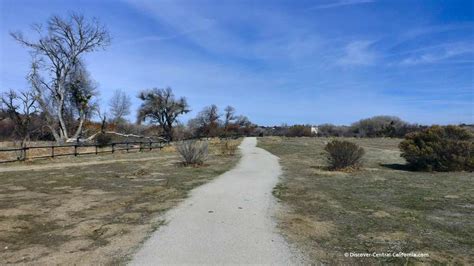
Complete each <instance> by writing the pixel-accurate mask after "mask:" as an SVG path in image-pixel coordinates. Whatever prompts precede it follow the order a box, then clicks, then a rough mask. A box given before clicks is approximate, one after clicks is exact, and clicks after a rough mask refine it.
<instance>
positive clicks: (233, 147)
mask: <svg viewBox="0 0 474 266" xmlns="http://www.w3.org/2000/svg"><path fill="white" fill-rule="evenodd" d="M219 147H220V152H221V154H222V155H234V154H235V153H236V152H237V148H238V147H239V142H238V141H232V140H224V141H222V142H221V143H220V145H219Z"/></svg>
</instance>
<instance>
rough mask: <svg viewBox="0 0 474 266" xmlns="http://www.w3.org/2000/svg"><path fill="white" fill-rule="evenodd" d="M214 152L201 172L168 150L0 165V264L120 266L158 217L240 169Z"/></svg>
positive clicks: (232, 161)
mask: <svg viewBox="0 0 474 266" xmlns="http://www.w3.org/2000/svg"><path fill="white" fill-rule="evenodd" d="M214 144H216V143H214ZM215 146H216V145H211V146H210V147H211V149H212V153H211V156H210V158H209V160H208V161H207V163H206V165H204V166H200V167H183V166H182V165H181V164H180V161H179V159H178V156H177V154H176V152H175V150H174V149H173V147H166V148H164V149H163V150H162V151H151V152H142V153H140V152H136V153H130V154H119V153H117V154H114V155H112V154H109V155H99V156H94V155H92V156H86V157H78V158H58V159H54V160H42V161H34V162H30V163H28V162H27V163H14V164H4V165H1V166H0V250H1V251H0V262H1V263H0V264H4V263H5V264H9V263H27V264H30V263H33V264H117V263H118V264H123V263H125V262H126V261H127V259H128V257H129V255H130V254H132V253H133V251H134V249H135V248H136V247H138V246H139V245H140V243H142V242H143V241H144V239H146V237H147V236H148V235H149V234H150V232H152V231H153V230H155V229H156V228H157V227H158V226H159V225H160V224H161V223H163V222H164V221H162V220H160V215H159V214H160V213H162V212H164V211H166V210H168V209H170V208H172V207H173V206H175V205H176V204H177V203H178V202H179V201H181V200H182V199H183V198H185V197H186V196H187V194H188V192H189V190H191V189H192V188H194V187H196V186H199V185H201V184H204V183H206V182H207V181H209V180H211V179H212V178H214V177H216V176H218V175H219V174H221V173H223V172H225V171H227V170H228V169H230V168H231V167H232V166H233V165H235V163H236V162H237V161H238V157H239V156H238V155H234V156H229V155H219V154H218V153H219V150H218V149H217V148H215Z"/></svg>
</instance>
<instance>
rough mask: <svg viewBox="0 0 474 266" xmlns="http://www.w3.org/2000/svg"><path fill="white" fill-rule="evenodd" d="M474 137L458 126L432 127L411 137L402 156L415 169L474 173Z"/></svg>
mask: <svg viewBox="0 0 474 266" xmlns="http://www.w3.org/2000/svg"><path fill="white" fill-rule="evenodd" d="M473 140H474V135H473V134H472V133H471V132H470V131H469V130H467V129H464V128H461V127H458V126H445V127H441V126H432V127H430V128H427V129H425V130H423V131H421V132H414V133H410V134H407V135H406V137H405V140H404V141H402V142H401V143H400V146H399V147H400V150H401V151H402V154H401V156H402V157H403V158H405V159H406V160H407V162H408V164H409V166H411V167H412V168H413V169H414V170H423V171H433V170H434V171H462V170H467V171H473V170H474V143H473Z"/></svg>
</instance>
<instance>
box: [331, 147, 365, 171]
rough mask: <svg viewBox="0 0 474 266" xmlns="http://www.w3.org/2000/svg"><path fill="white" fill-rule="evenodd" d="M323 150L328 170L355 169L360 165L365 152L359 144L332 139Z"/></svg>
mask: <svg viewBox="0 0 474 266" xmlns="http://www.w3.org/2000/svg"><path fill="white" fill-rule="evenodd" d="M324 151H325V152H326V158H327V161H328V164H329V169H330V170H343V169H348V168H353V169H356V168H358V167H360V166H361V164H362V157H363V156H364V154H365V151H364V149H363V148H361V147H359V145H357V144H355V143H352V142H350V141H346V140H332V141H330V142H329V143H328V144H327V145H326V147H324Z"/></svg>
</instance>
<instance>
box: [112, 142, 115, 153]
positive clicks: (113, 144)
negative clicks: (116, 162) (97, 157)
mask: <svg viewBox="0 0 474 266" xmlns="http://www.w3.org/2000/svg"><path fill="white" fill-rule="evenodd" d="M114 152H115V143H112V153H114Z"/></svg>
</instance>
